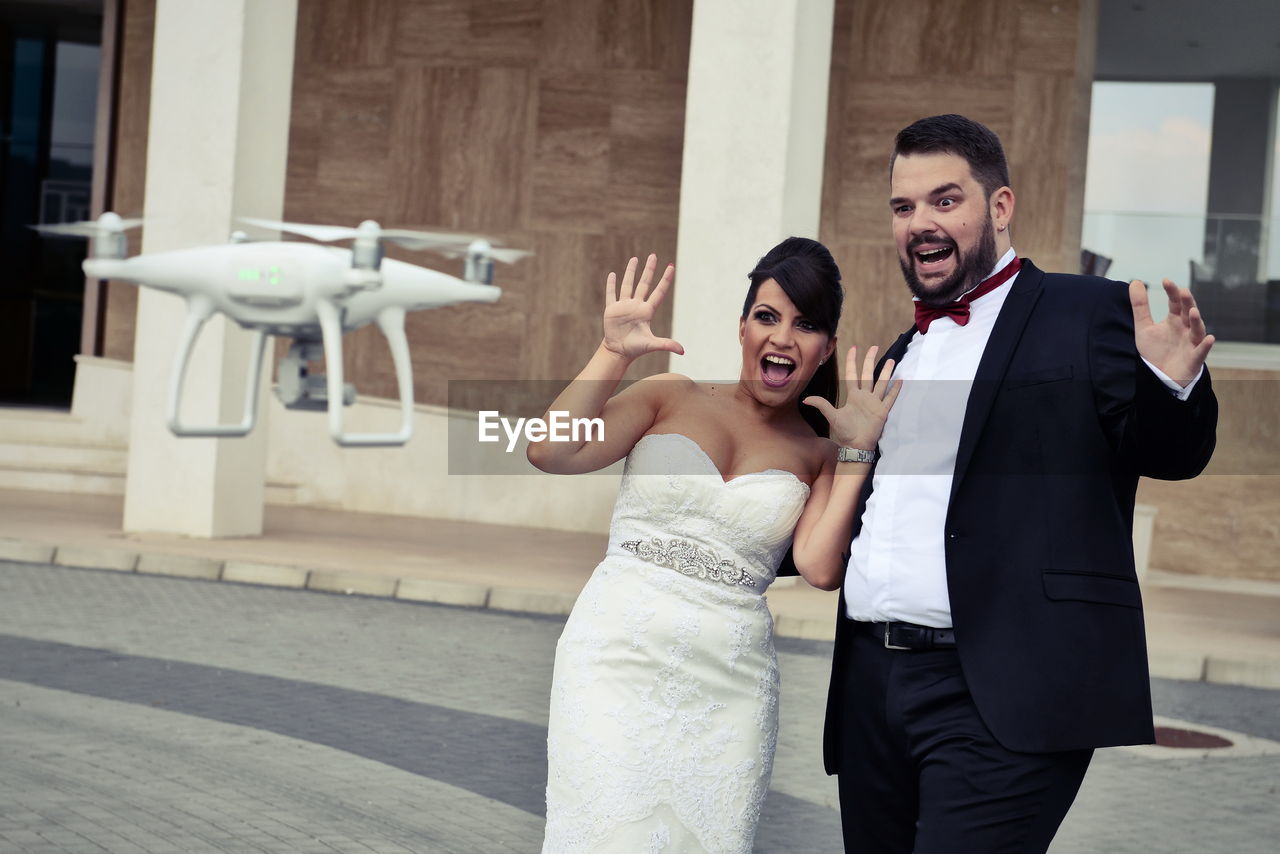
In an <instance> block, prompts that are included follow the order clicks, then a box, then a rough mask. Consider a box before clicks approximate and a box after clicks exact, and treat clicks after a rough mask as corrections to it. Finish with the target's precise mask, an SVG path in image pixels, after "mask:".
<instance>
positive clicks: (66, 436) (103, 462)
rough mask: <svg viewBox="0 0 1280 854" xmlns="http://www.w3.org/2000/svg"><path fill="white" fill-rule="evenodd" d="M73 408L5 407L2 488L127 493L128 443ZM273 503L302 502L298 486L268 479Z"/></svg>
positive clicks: (0, 436) (0, 437) (1, 416)
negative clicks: (103, 433) (98, 431)
mask: <svg viewBox="0 0 1280 854" xmlns="http://www.w3.org/2000/svg"><path fill="white" fill-rule="evenodd" d="M91 429H92V428H90V427H89V425H87V424H85V423H84V422H83V421H81V420H80V419H78V418H75V417H73V416H72V415H71V414H70V413H68V412H61V411H57V410H47V409H23V408H17V407H0V489H21V490H38V491H42V492H71V493H77V494H90V495H123V494H124V489H125V473H126V471H127V470H128V466H129V449H128V447H127V446H125V445H123V444H121V443H118V442H115V443H113V442H111V441H109V440H106V439H103V438H101V437H100V436H95V435H93V434H92V432H91ZM264 499H265V501H266V502H267V503H268V504H273V505H290V506H292V505H296V504H298V485H297V484H296V483H283V482H280V481H268V482H267V484H266V493H265V496H264Z"/></svg>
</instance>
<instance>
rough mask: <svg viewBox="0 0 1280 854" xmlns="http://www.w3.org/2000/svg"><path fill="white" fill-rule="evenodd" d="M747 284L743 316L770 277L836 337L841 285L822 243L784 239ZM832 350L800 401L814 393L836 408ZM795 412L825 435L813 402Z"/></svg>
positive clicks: (836, 375)
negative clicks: (748, 286)
mask: <svg viewBox="0 0 1280 854" xmlns="http://www.w3.org/2000/svg"><path fill="white" fill-rule="evenodd" d="M750 279H751V287H750V288H748V289H747V299H746V302H744V303H743V304H742V317H743V319H744V320H745V319H746V317H747V315H748V313H750V311H751V306H752V305H754V304H755V301H756V291H758V290H760V285H761V284H762V283H764V282H766V281H768V280H769V279H773V280H774V281H775V282H777V283H778V286H779V287H781V288H782V292H783V293H785V294H786V295H787V299H789V300H791V302H792V303H793V304H794V305H795V307H796V308H798V309H799V310H800V313H801V314H803V315H804V316H805V317H806V318H807V319H808V320H809V321H810V322H812V323H813V325H814V326H816V327H818V329H820V330H821V331H823V332H825V333H827V335H828V336H830V337H831V338H835V337H836V325H837V324H839V322H840V308H841V306H842V305H843V304H844V288H843V287H842V286H841V285H840V268H839V267H838V266H836V261H835V259H834V258H832V257H831V253H830V252H829V251H828V250H827V247H825V246H823V245H822V244H821V243H819V242H818V241H816V240H810V239H809V238H807V237H788V238H787V239H786V240H784V241H782V242H781V243H779V244H778V245H777V246H775V247H773V248H772V249H770V250H769V251H768V252H766V253H765V255H764V257H763V258H761V259H760V261H759V262H758V263H757V264H756V268H755V269H754V270H752V271H751V273H750ZM838 365H839V361H838V360H837V358H836V354H835V353H832V354H831V358H829V359H827V361H826V362H824V363H823V364H821V365H819V366H818V370H817V371H815V372H814V374H813V377H812V379H810V380H809V384H808V385H807V386H805V387H804V391H802V392H801V393H800V399H801V400H804V399H805V398H806V397H809V396H811V395H816V396H817V397H823V398H826V399H827V400H829V401H831V404H832V405H833V406H838V405H839V401H838V400H837V398H838V397H839V394H840V371H839V369H838V367H837V366H838ZM800 415H801V416H803V417H804V420H805V421H806V422H808V424H809V426H810V427H812V428H813V430H814V432H815V433H817V434H818V435H819V436H827V435H828V433H829V431H830V425H828V424H827V419H826V418H824V417H823V416H822V413H821V412H819V411H818V410H816V409H814V408H813V407H812V406H807V405H805V404H803V403H802V404H800Z"/></svg>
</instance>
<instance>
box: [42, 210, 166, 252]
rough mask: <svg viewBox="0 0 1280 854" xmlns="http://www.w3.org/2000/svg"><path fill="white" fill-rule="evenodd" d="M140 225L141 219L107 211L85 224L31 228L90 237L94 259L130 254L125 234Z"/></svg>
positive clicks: (43, 232) (51, 232)
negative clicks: (124, 217) (128, 217)
mask: <svg viewBox="0 0 1280 854" xmlns="http://www.w3.org/2000/svg"><path fill="white" fill-rule="evenodd" d="M140 225H142V220H141V219H138V218H135V219H122V218H121V217H120V215H119V214H115V213H112V212H111V211H107V212H106V213H104V214H102V215H101V216H100V217H98V218H97V219H91V220H86V221H84V222H66V223H56V224H52V225H33V226H31V227H32V228H33V229H35V230H36V231H38V232H40V233H41V234H58V235H67V236H71V237H88V238H89V239H90V241H91V243H90V249H89V255H90V256H91V257H93V258H123V257H125V255H127V254H128V244H127V242H126V239H125V236H124V233H125V232H126V231H128V230H129V229H131V228H137V227H138V226H140Z"/></svg>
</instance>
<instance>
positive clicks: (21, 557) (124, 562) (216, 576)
mask: <svg viewBox="0 0 1280 854" xmlns="http://www.w3.org/2000/svg"><path fill="white" fill-rule="evenodd" d="M0 560H6V561H14V562H17V563H29V564H49V565H52V566H62V567H68V568H72V569H91V570H104V571H109V572H132V573H137V574H139V575H155V576H166V577H170V578H190V579H199V580H203V581H226V582H231V583H234V584H252V585H258V586H262V587H278V588H281V589H292V590H313V591H316V592H321V593H336V594H342V595H348V596H351V595H355V596H369V597H373V598H379V599H399V600H401V601H405V602H422V603H428V604H433V605H454V606H462V607H468V608H484V609H486V610H493V611H504V612H508V613H515V614H537V615H553V616H566V615H568V613H569V611H570V610H571V609H572V608H573V603H574V601H575V600H576V599H577V596H576V595H575V594H572V593H563V592H558V591H550V590H538V589H533V588H524V587H489V586H487V585H483V584H467V583H466V582H460V581H443V580H438V579H427V578H394V577H392V576H383V575H370V574H368V573H362V572H351V571H349V570H334V569H306V568H303V567H298V566H286V565H280V564H265V563H254V562H251V561H240V560H228V561H220V560H214V559H211V558H198V557H191V556H189V555H169V554H163V553H156V552H148V553H139V552H134V551H129V550H126V549H111V548H94V547H83V546H63V545H53V544H49V543H38V542H30V541H27V540H16V539H2V538H0ZM774 635H775V636H777V637H786V638H799V639H803V640H817V641H830V640H832V639H833V637H834V635H835V627H834V626H833V625H832V624H831V622H830V621H829V620H817V619H813V618H805V617H793V616H790V615H787V614H779V615H776V616H775V617H774ZM1148 656H1149V660H1150V669H1151V675H1152V676H1154V677H1156V678H1160V679H1178V680H1181V681H1187V682H1208V683H1211V684H1215V685H1242V686H1246V687H1250V688H1268V689H1280V661H1268V660H1265V659H1228V658H1222V657H1220V656H1216V655H1202V654H1200V653H1195V652H1179V651H1175V650H1149V651H1148Z"/></svg>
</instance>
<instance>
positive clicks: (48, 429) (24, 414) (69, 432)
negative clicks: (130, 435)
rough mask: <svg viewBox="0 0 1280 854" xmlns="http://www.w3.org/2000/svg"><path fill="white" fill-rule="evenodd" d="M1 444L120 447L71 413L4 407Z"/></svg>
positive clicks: (0, 414) (1, 409)
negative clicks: (25, 443)
mask: <svg viewBox="0 0 1280 854" xmlns="http://www.w3.org/2000/svg"><path fill="white" fill-rule="evenodd" d="M0 442H32V443H36V444H42V445H78V446H84V447H95V448H96V447H106V448H112V447H116V448H118V447H120V444H119V443H118V442H111V441H110V440H107V439H104V438H102V437H101V436H97V435H95V434H94V432H93V431H92V429H91V428H90V427H89V426H88V425H87V424H85V423H84V422H83V421H81V420H80V419H79V418H76V417H74V416H73V415H71V413H69V412H62V411H59V410H52V409H23V408H17V407H0Z"/></svg>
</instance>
